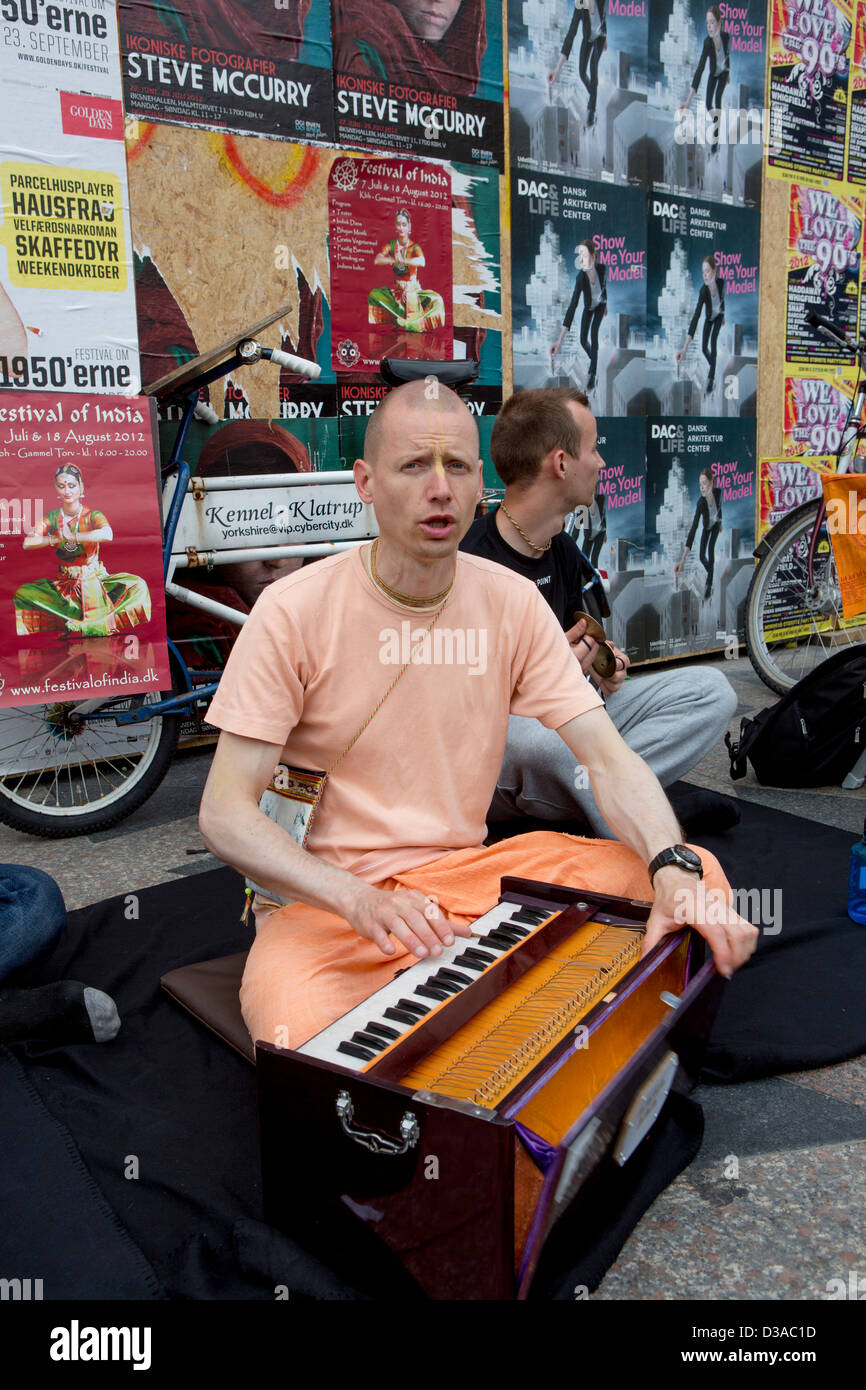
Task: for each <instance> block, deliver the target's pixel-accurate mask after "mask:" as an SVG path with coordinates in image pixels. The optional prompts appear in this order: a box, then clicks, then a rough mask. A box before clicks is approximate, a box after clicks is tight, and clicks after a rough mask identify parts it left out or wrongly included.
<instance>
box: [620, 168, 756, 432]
mask: <svg viewBox="0 0 866 1390" xmlns="http://www.w3.org/2000/svg"><path fill="white" fill-rule="evenodd" d="M758 244H759V214H758V213H757V212H756V211H754V210H752V209H749V208H734V207H724V206H720V205H718V204H713V203H708V202H703V201H700V202H699V201H697V200H693V199H682V198H681V199H677V200H676V201H673V200H670V199H667V198H664V197H661V196H658V195H653V196H651V197H650V199H649V233H648V257H647V350H646V355H647V362H646V382H647V395H648V398H649V400H650V401H651V402H652V407H653V411H655V412H656V413H658V414H665V415H692V416H694V415H704V416H728V417H732V418H734V419H736V418H741V417H743V416H747V415H748V416H753V415H754V414H755V410H756V397H757V376H758V368H757V356H758ZM650 413H652V412H650Z"/></svg>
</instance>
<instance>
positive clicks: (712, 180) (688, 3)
mask: <svg viewBox="0 0 866 1390" xmlns="http://www.w3.org/2000/svg"><path fill="white" fill-rule="evenodd" d="M765 29H766V5H765V3H764V0H742V3H733V4H732V3H728V2H727V0H725V3H723V4H720V5H707V4H706V3H705V2H704V0H650V3H649V93H648V109H647V134H648V137H649V139H648V148H647V181H648V184H649V187H650V188H656V189H658V190H660V191H662V192H679V193H691V194H692V195H696V196H699V197H703V198H713V199H716V200H718V201H721V202H725V203H730V202H733V203H736V204H739V205H744V204H745V205H747V206H755V205H757V204H758V203H759V202H760V200H761V162H762V153H763V149H762V142H763V138H764V137H763V129H764V121H763V107H764V51H765V44H764V35H765Z"/></svg>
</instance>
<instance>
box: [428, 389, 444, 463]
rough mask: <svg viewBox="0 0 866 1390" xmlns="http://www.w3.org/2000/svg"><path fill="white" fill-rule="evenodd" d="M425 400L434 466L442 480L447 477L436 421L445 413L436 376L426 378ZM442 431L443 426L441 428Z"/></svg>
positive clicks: (440, 437)
mask: <svg viewBox="0 0 866 1390" xmlns="http://www.w3.org/2000/svg"><path fill="white" fill-rule="evenodd" d="M424 399H425V401H426V402H427V417H428V419H429V421H430V442H431V444H432V446H433V466H434V468H435V469H436V472H437V473H438V474H439V477H440V478H443V479H444V477H445V468H444V465H443V462H442V459H443V453H444V450H443V442H442V436H441V433H440V434H439V435H438V437H437V433H436V424H435V419H436V417H437V416H438V417H439V419H440V420H441V417H442V414H443V411H442V404H441V396H440V394H439V379H438V377H435V376H428V377H425V378H424ZM440 430H441V426H440Z"/></svg>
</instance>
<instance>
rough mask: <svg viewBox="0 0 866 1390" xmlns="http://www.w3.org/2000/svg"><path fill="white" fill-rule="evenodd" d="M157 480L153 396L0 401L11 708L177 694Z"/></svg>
mask: <svg viewBox="0 0 866 1390" xmlns="http://www.w3.org/2000/svg"><path fill="white" fill-rule="evenodd" d="M156 477H157V472H156V440H155V432H154V429H153V421H152V404H151V402H150V401H148V400H147V399H145V398H143V397H140V396H134V397H129V396H117V395H114V396H103V395H92V394H89V395H70V394H65V393H54V394H51V395H48V394H46V393H38V394H37V393H33V392H21V393H20V394H15V395H12V394H10V393H4V394H3V395H2V396H0V492H2V497H3V503H2V508H0V513H2V515H0V536H2V539H0V705H32V704H46V703H48V704H51V703H52V702H54V701H57V700H63V699H87V698H88V697H90V696H97V695H98V696H124V695H133V694H135V693H136V692H139V691H150V690H165V689H168V688H169V687H170V685H171V675H170V672H169V664H168V651H167V648H166V644H165V600H164V593H163V575H162V561H161V549H162V525H161V518H160V508H159V496H158V492H157V486H156ZM124 742H125V740H124ZM10 746H11V745H10ZM9 770H10V769H8V768H7V771H9ZM25 770H27V769H26V768H25V767H24V766H23V765H22V771H25Z"/></svg>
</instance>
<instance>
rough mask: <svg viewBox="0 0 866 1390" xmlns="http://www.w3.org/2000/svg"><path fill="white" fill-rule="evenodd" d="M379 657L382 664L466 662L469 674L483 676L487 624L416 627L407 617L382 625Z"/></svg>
mask: <svg viewBox="0 0 866 1390" xmlns="http://www.w3.org/2000/svg"><path fill="white" fill-rule="evenodd" d="M379 660H380V661H381V663H382V665H383V666H406V665H407V664H409V663H411V664H412V665H413V666H467V667H468V668H469V674H470V676H483V675H484V673H485V671H486V670H487V628H486V627H480V628H478V627H455V628H450V627H436V628H431V629H429V630H425V629H424V628H415V629H413V627H412V624H411V623H410V622H409V621H408V620H406V621H404V622H402V623H401V624H400V626H399V628H396V627H383V628H382V630H381V632H380V633H379Z"/></svg>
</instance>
